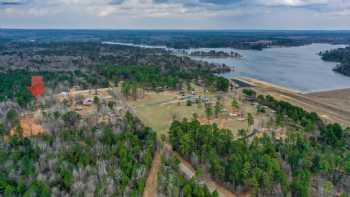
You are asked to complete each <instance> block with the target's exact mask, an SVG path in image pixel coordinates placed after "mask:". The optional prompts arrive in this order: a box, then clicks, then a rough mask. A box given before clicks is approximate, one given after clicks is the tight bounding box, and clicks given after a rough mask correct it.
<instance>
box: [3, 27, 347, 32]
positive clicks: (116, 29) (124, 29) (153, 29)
mask: <svg viewBox="0 0 350 197" xmlns="http://www.w3.org/2000/svg"><path fill="white" fill-rule="evenodd" d="M0 30H43V31H45V30H63V31H64V30H78V31H80V30H83V31H89V30H92V31H94V30H100V31H242V32H244V31H251V32H254V31H321V32H322V31H324V32H328V31H344V32H350V28H348V29H307V28H305V29H302V28H300V29H297V28H296V29H287V28H285V29H284V28H280V29H263V28H256V29H254V28H251V29H244V28H242V29H239V28H237V29H219V28H218V29H195V28H193V29H190V28H173V29H162V28H159V29H156V28H152V29H151V28H119V29H118V28H69V27H67V28H35V27H33V28H26V27H1V26H0Z"/></svg>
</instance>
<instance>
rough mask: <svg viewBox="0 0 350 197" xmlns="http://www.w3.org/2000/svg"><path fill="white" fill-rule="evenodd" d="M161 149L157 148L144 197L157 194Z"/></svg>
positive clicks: (153, 196) (151, 196)
mask: <svg viewBox="0 0 350 197" xmlns="http://www.w3.org/2000/svg"><path fill="white" fill-rule="evenodd" d="M160 162H161V161H160V151H159V150H157V151H156V153H155V156H154V159H153V163H152V167H151V170H150V172H149V174H148V177H147V181H146V186H145V191H144V192H143V195H142V196H143V197H155V196H157V184H158V171H159V168H160Z"/></svg>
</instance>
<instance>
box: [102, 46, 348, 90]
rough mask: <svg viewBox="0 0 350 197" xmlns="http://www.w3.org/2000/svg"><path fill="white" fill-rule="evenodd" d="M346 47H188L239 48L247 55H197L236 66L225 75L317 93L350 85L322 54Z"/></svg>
mask: <svg viewBox="0 0 350 197" xmlns="http://www.w3.org/2000/svg"><path fill="white" fill-rule="evenodd" d="M104 44H118V45H127V46H135V47H145V48H160V49H167V50H170V51H174V52H175V53H181V52H179V51H181V50H175V49H171V48H166V47H165V46H149V45H136V44H131V43H117V42H105V43H104ZM341 47H345V45H331V44H311V45H305V46H299V47H273V48H267V49H264V50H262V51H257V50H238V49H230V48H218V49H211V48H200V49H188V50H186V51H187V52H192V51H209V50H216V51H226V52H231V51H235V52H238V53H240V54H242V55H243V58H241V59H237V58H193V59H197V60H204V61H208V62H211V63H220V64H226V65H228V66H232V67H234V72H230V73H225V74H223V76H224V77H227V78H231V77H236V76H244V77H252V78H255V79H259V80H263V81H267V82H270V83H273V84H276V85H280V86H284V87H287V88H290V89H294V90H297V91H301V92H316V91H325V90H334V89H342V88H350V77H346V76H344V75H342V74H339V73H336V72H334V71H333V70H332V69H333V68H334V67H335V66H336V65H337V63H334V62H325V61H323V60H322V59H321V57H320V56H319V55H318V53H319V52H320V51H325V50H330V49H336V48H341Z"/></svg>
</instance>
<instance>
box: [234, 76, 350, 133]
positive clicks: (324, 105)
mask: <svg viewBox="0 0 350 197" xmlns="http://www.w3.org/2000/svg"><path fill="white" fill-rule="evenodd" d="M237 79H238V80H240V81H243V82H245V83H248V84H250V85H252V86H253V87H254V89H255V90H257V91H258V92H260V93H263V94H269V95H272V96H273V97H275V98H276V99H279V100H284V101H287V102H290V103H292V104H294V105H297V106H300V107H302V108H304V109H305V110H307V111H310V112H316V113H318V114H319V115H320V116H321V118H323V119H324V120H326V121H327V122H332V123H335V122H337V123H340V124H342V125H343V126H350V107H349V105H348V106H347V107H345V106H343V104H345V103H344V101H343V104H342V103H340V104H334V103H335V102H338V101H340V98H341V97H342V96H344V94H346V95H347V96H348V93H345V92H347V91H345V92H344V91H341V90H338V91H335V92H338V93H337V94H334V93H332V91H330V92H328V93H325V94H324V95H323V100H322V99H320V98H318V97H319V95H320V94H316V93H313V94H302V93H299V92H297V91H294V90H291V89H287V88H284V87H280V86H277V85H273V84H270V83H268V82H264V81H260V80H256V79H253V78H248V77H239V78H237ZM341 92H342V93H341ZM349 92H350V91H349ZM317 95H318V96H317ZM331 95H332V96H331ZM334 95H337V96H335V97H334ZM349 95H350V93H349ZM326 97H330V98H335V100H333V101H332V102H330V101H329V99H328V101H327V99H325V98H326ZM337 98H338V101H337ZM331 100H332V99H331ZM332 103H333V104H332Z"/></svg>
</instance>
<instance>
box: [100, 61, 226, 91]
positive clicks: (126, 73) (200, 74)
mask: <svg viewBox="0 0 350 197" xmlns="http://www.w3.org/2000/svg"><path fill="white" fill-rule="evenodd" d="M101 74H102V75H104V76H106V77H107V78H108V79H110V80H111V81H113V82H115V83H116V84H117V83H118V82H120V81H127V83H126V84H125V85H126V86H128V87H125V88H129V87H130V88H129V89H132V87H133V86H138V87H142V88H150V89H153V90H157V89H159V88H160V89H181V88H182V85H183V84H184V83H186V82H189V81H202V85H205V86H206V87H208V88H212V89H214V90H218V91H227V90H228V88H229V80H227V79H225V78H223V77H220V76H216V75H214V74H213V73H212V72H210V71H208V70H201V69H195V70H184V69H182V68H181V67H178V66H176V65H174V66H169V67H166V68H163V67H160V66H140V65H134V66H133V65H130V66H117V65H114V66H113V65H109V66H104V67H102V70H101Z"/></svg>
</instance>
